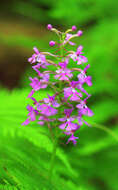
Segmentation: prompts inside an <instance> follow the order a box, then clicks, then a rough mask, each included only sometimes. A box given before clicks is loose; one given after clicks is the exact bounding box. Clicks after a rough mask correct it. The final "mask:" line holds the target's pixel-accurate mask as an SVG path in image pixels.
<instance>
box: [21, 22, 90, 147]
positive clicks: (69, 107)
mask: <svg viewBox="0 0 118 190" xmlns="http://www.w3.org/2000/svg"><path fill="white" fill-rule="evenodd" d="M47 29H48V30H50V31H51V32H55V34H56V35H57V36H59V40H60V42H59V43H58V41H53V40H51V41H50V42H49V45H50V47H51V48H53V46H55V47H54V49H55V48H58V49H57V50H56V51H55V52H54V53H50V52H40V51H38V49H37V48H36V47H34V54H33V55H32V57H30V58H29V59H28V61H29V62H30V63H31V64H33V65H32V69H33V70H34V71H36V73H35V74H37V76H36V77H34V78H32V77H30V78H29V79H30V81H31V82H30V86H31V87H32V89H31V91H30V93H29V95H28V98H30V99H31V100H32V103H33V106H30V105H28V106H27V110H28V115H27V116H28V117H27V119H26V120H25V121H24V123H23V124H22V125H28V124H29V123H30V122H31V121H35V120H36V119H38V121H37V123H38V124H39V125H40V126H41V125H43V126H47V127H48V128H50V129H51V130H53V127H52V128H51V127H49V123H51V122H52V123H51V125H55V126H54V127H55V128H56V127H58V129H60V130H62V133H64V134H65V135H69V138H68V141H67V144H68V143H69V142H72V143H73V144H74V145H75V144H76V142H77V139H78V137H75V132H76V131H77V130H79V128H80V127H81V126H82V125H83V124H86V125H88V126H90V125H89V124H88V123H87V122H86V121H85V120H84V119H83V116H84V115H85V116H92V115H93V112H92V111H91V109H89V108H88V106H87V100H88V98H89V97H90V96H91V95H90V94H88V92H87V91H86V90H85V89H84V84H85V83H86V84H87V85H88V86H91V85H92V82H91V76H88V75H87V70H88V69H89V67H90V65H89V64H88V65H86V66H85V67H84V68H82V67H81V66H79V65H84V63H86V62H87V61H88V60H87V58H86V57H85V56H84V53H83V46H82V45H79V46H78V47H77V49H76V51H71V50H69V51H68V50H67V49H66V47H67V46H66V45H69V44H70V45H72V46H73V45H75V43H73V42H71V40H72V39H73V38H74V37H80V36H81V35H82V34H83V32H82V31H81V30H78V32H76V33H75V34H71V32H72V33H73V32H74V31H75V30H76V29H77V27H76V26H75V25H73V26H72V27H71V28H70V29H68V30H66V31H65V32H61V31H59V30H57V29H56V28H54V27H53V26H52V25H51V24H48V26H47ZM57 52H60V54H57ZM70 59H71V62H75V63H76V65H78V66H77V68H75V66H73V64H72V68H71V67H70V66H71V62H70ZM79 67H80V68H79ZM75 71H77V72H78V74H76V72H75ZM74 72H75V73H74ZM55 79H56V80H55ZM46 88H47V89H46ZM45 89H46V90H49V91H50V93H49V94H51V95H49V94H47V97H45V98H44V97H43V98H41V99H39V100H37V99H35V98H34V93H35V95H36V93H38V92H39V91H40V93H39V95H40V94H41V93H42V90H45ZM83 97H84V98H83ZM37 116H38V117H37ZM53 121H54V122H53ZM51 125H50V126H51ZM50 133H51V136H53V138H55V136H56V135H54V134H53V135H52V133H53V131H50ZM57 138H58V134H57ZM54 142H56V141H55V140H54Z"/></svg>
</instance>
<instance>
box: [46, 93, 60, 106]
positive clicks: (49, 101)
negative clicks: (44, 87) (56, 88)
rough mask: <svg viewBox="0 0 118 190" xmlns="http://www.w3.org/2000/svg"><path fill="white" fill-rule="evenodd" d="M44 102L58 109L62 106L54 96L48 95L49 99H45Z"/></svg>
mask: <svg viewBox="0 0 118 190" xmlns="http://www.w3.org/2000/svg"><path fill="white" fill-rule="evenodd" d="M43 100H44V102H45V103H46V104H48V105H52V106H53V107H56V108H58V107H59V106H60V104H59V103H58V102H57V101H56V100H55V95H54V96H50V95H48V98H44V99H43Z"/></svg>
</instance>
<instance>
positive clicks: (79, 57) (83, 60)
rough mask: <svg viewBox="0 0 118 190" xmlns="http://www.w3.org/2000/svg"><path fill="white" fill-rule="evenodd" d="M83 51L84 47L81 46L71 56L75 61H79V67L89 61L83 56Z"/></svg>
mask: <svg viewBox="0 0 118 190" xmlns="http://www.w3.org/2000/svg"><path fill="white" fill-rule="evenodd" d="M82 49H83V46H79V47H78V48H77V51H76V52H74V53H73V54H69V57H71V58H72V59H73V61H77V65H81V64H82V63H86V62H87V61H88V59H87V58H86V57H85V56H83V55H82V54H83V52H82Z"/></svg>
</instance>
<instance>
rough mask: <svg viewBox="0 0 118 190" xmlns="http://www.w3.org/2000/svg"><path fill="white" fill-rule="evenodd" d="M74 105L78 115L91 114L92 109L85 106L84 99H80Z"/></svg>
mask: <svg viewBox="0 0 118 190" xmlns="http://www.w3.org/2000/svg"><path fill="white" fill-rule="evenodd" d="M76 107H77V108H78V113H79V114H80V115H87V116H93V112H92V110H91V109H89V108H88V107H87V105H86V103H85V101H81V102H80V103H79V104H77V105H76Z"/></svg>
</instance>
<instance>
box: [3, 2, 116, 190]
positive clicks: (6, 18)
mask: <svg viewBox="0 0 118 190" xmlns="http://www.w3.org/2000/svg"><path fill="white" fill-rule="evenodd" d="M117 12H118V1H117V0H114V1H110V0H89V1H88V0H57V1H55V0H29V1H26V0H17V1H16V0H6V1H0V108H1V109H0V141H1V142H0V155H1V156H0V190H6V189H9V190H10V189H11V190H14V189H15V190H17V189H18V190H22V189H26V190H30V189H31V190H53V189H54V190H63V189H64V190H65V189H68V190H118V66H117V64H118V53H117V52H118V14H117ZM48 23H50V24H52V25H53V26H55V27H57V28H58V29H60V30H65V29H67V28H69V27H71V26H72V25H76V26H77V27H78V29H81V30H83V31H84V35H83V36H82V37H81V39H80V38H79V39H78V40H76V42H77V44H78V45H80V44H82V45H83V46H84V52H85V55H86V56H87V57H88V60H89V64H90V65H91V67H90V69H89V71H88V73H89V75H91V76H92V78H93V86H92V87H89V88H86V90H87V91H88V92H90V93H91V94H92V97H91V98H90V99H89V101H88V105H89V106H90V108H91V109H92V110H93V112H94V116H93V117H92V118H90V119H89V118H86V120H87V121H88V122H89V123H91V125H92V126H93V127H91V128H88V127H86V126H83V127H82V129H80V131H79V132H78V136H79V140H78V144H77V145H76V147H74V146H73V145H71V144H69V145H66V144H65V142H66V140H64V139H62V142H64V143H63V144H60V145H59V148H58V151H57V155H56V161H55V168H54V176H53V182H52V183H51V182H49V181H48V178H47V172H48V168H49V161H50V157H51V152H52V142H51V141H50V139H49V138H48V136H47V135H45V133H46V134H48V132H47V131H46V129H45V128H43V127H39V126H37V125H36V124H35V123H34V124H32V125H31V126H27V127H23V126H21V123H22V122H23V121H24V120H25V119H26V114H27V112H26V109H25V108H26V105H27V104H28V103H29V102H30V101H29V100H28V99H26V97H27V95H28V93H29V92H30V90H31V88H30V86H29V79H28V77H29V76H33V71H32V69H31V65H30V64H29V63H28V62H27V59H28V57H30V56H31V55H32V53H33V51H32V48H33V47H34V46H37V47H38V48H39V51H49V49H50V48H49V45H48V42H49V41H50V40H51V39H52V40H55V39H56V37H55V35H54V34H52V33H51V32H49V31H47V30H46V25H47V24H48ZM45 95H46V91H44V92H42V94H41V95H40V98H42V97H44V96H45ZM95 123H96V124H95Z"/></svg>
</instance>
